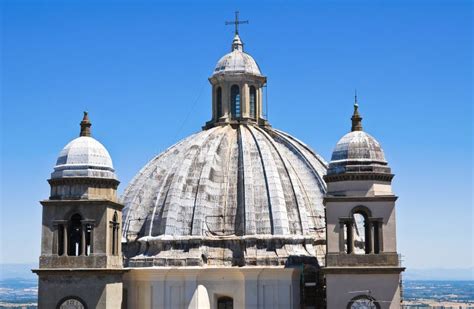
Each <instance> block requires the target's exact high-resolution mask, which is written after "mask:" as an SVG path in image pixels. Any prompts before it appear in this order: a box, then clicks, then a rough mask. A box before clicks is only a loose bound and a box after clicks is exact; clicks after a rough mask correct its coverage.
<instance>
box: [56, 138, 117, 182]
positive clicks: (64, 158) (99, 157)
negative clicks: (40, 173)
mask: <svg viewBox="0 0 474 309" xmlns="http://www.w3.org/2000/svg"><path fill="white" fill-rule="evenodd" d="M63 177H100V178H113V179H115V178H116V176H115V174H114V168H113V165H112V159H111V157H110V155H109V152H108V151H107V149H105V147H104V146H103V145H102V144H101V143H99V142H98V141H97V140H95V139H94V138H92V137H89V136H80V137H78V138H76V139H74V140H72V141H71V142H69V144H67V145H66V146H65V147H64V148H63V150H61V152H60V153H59V157H58V159H57V161H56V166H55V167H54V172H53V173H52V174H51V178H52V179H55V178H63Z"/></svg>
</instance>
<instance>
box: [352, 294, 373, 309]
mask: <svg viewBox="0 0 474 309" xmlns="http://www.w3.org/2000/svg"><path fill="white" fill-rule="evenodd" d="M347 309H380V306H379V304H378V303H377V302H376V301H375V300H374V299H373V298H372V297H370V296H364V295H362V296H358V297H355V298H353V299H352V300H351V301H350V302H349V305H348V306H347Z"/></svg>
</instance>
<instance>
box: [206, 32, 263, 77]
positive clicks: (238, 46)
mask: <svg viewBox="0 0 474 309" xmlns="http://www.w3.org/2000/svg"><path fill="white" fill-rule="evenodd" d="M222 73H248V74H253V75H262V73H261V72H260V68H259V67H258V64H257V62H255V60H254V59H253V58H252V56H250V55H249V54H247V53H245V52H244V51H243V44H242V42H241V41H240V37H239V36H238V35H236V36H235V37H234V41H233V42H232V51H231V52H230V53H228V54H227V55H225V56H224V57H222V58H221V59H220V60H219V61H218V62H217V65H216V68H215V69H214V73H213V75H216V74H222Z"/></svg>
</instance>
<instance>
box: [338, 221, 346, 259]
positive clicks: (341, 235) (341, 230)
mask: <svg viewBox="0 0 474 309" xmlns="http://www.w3.org/2000/svg"><path fill="white" fill-rule="evenodd" d="M344 226H345V223H344V222H339V252H340V253H346V250H345V248H344Z"/></svg>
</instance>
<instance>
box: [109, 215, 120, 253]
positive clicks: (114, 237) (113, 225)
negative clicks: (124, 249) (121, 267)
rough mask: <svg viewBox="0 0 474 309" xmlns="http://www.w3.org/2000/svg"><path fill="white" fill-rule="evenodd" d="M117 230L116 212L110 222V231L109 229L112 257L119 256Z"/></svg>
mask: <svg viewBox="0 0 474 309" xmlns="http://www.w3.org/2000/svg"><path fill="white" fill-rule="evenodd" d="M119 228H120V223H119V222H118V215H117V212H115V213H114V216H113V217H112V221H111V222H110V229H111V235H112V241H111V245H112V250H111V251H112V252H111V253H112V255H118V254H119V244H120V242H119Z"/></svg>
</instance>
